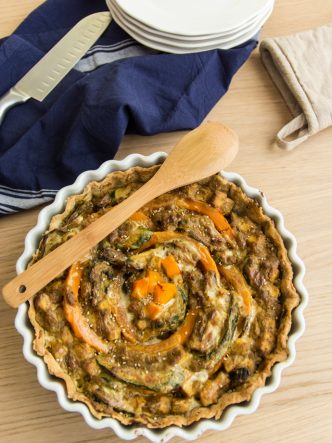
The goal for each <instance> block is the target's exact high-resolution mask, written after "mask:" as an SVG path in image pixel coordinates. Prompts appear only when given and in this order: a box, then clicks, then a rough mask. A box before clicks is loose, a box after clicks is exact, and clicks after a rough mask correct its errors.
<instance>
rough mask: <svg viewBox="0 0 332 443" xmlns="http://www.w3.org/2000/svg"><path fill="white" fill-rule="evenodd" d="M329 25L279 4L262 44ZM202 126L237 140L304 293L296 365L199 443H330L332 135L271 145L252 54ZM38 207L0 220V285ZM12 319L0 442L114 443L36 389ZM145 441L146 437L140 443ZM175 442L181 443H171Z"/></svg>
mask: <svg viewBox="0 0 332 443" xmlns="http://www.w3.org/2000/svg"><path fill="white" fill-rule="evenodd" d="M39 3H41V2H40V1H38V0H11V1H9V0H0V11H1V14H0V34H1V35H2V36H4V35H6V34H8V33H9V32H11V31H12V30H13V29H14V28H15V27H16V26H17V25H18V24H19V22H20V21H21V20H22V19H23V18H24V16H25V15H26V14H27V13H28V12H29V11H30V10H32V9H33V8H34V7H35V6H37V4H39ZM330 22H332V4H331V2H330V1H326V0H315V1H312V0H292V1H289V0H277V2H276V6H275V10H274V12H273V15H272V17H271V18H270V19H269V21H268V23H267V24H266V25H265V27H264V30H263V37H267V36H277V35H286V34H290V33H293V32H297V31H301V30H305V29H309V28H313V27H316V26H319V25H322V24H325V23H330ZM209 118H211V119H214V120H217V121H221V122H223V123H225V124H226V125H229V126H230V127H232V128H233V129H235V130H236V132H237V133H238V134H239V136H240V142H241V144H240V153H239V155H238V156H237V158H236V160H235V161H234V162H233V163H232V166H231V170H234V171H236V172H238V173H240V174H242V175H243V176H244V177H245V178H246V180H247V182H248V183H249V184H251V185H253V186H256V187H258V188H260V189H261V190H263V191H264V193H265V194H266V196H267V197H268V200H269V202H270V203H271V204H272V206H275V207H276V208H278V209H279V210H281V212H282V213H283V214H284V217H285V222H286V226H287V228H288V229H289V230H290V231H291V232H293V234H294V235H295V236H296V238H297V240H298V252H299V255H300V256H301V258H302V259H303V260H304V262H305V264H306V268H307V273H306V278H305V282H306V285H307V288H308V290H309V293H310V301H309V306H308V308H307V309H306V311H305V317H306V324H307V326H306V332H305V335H304V336H303V337H302V338H301V339H300V340H299V342H298V344H297V358H296V361H295V363H294V364H293V366H291V367H290V368H288V369H286V370H285V372H284V373H283V376H282V383H281V386H280V387H279V389H278V390H277V391H276V392H274V393H272V394H270V395H267V396H266V397H264V398H263V400H262V403H261V405H260V407H259V408H258V410H257V412H256V413H255V414H253V415H250V416H247V417H238V418H237V419H236V420H235V422H234V423H233V425H232V427H231V428H230V429H229V430H227V431H224V432H220V433H217V432H212V431H211V432H207V433H205V434H204V435H203V437H201V438H200V439H199V440H198V441H200V442H204V443H215V442H216V441H218V442H221V443H223V442H225V443H226V442H227V443H266V441H268V442H269V443H280V442H287V443H312V442H320V443H328V442H331V441H332V346H331V343H332V321H331V312H332V271H331V269H332V252H331V251H332V228H331V225H332V223H331V221H332V174H331V164H332V149H331V144H332V143H331V140H332V129H331V128H330V129H327V130H325V131H323V132H322V133H320V134H318V135H316V136H315V137H313V138H312V139H311V140H309V141H308V142H306V143H305V144H303V145H302V146H299V147H298V148H296V149H295V150H294V151H293V152H289V153H288V152H283V151H280V150H278V149H276V148H273V147H272V146H271V142H272V139H273V136H274V134H275V133H276V132H277V130H278V129H280V127H281V126H282V125H283V124H285V123H286V122H287V121H288V120H289V118H290V115H289V112H288V110H287V108H286V106H285V104H284V103H283V101H282V99H281V97H280V95H279V93H278V92H277V91H276V89H275V88H274V86H273V84H272V82H271V80H270V78H269V77H268V75H267V74H266V72H265V70H264V69H263V67H262V65H261V62H260V59H259V55H258V52H257V50H256V51H255V52H254V54H253V55H252V57H251V58H250V60H249V61H248V62H247V63H246V64H245V66H244V67H243V68H242V69H241V70H240V71H239V72H238V74H237V75H236V76H235V78H234V80H233V82H232V85H231V87H230V90H229V92H228V93H227V94H226V96H225V97H223V99H222V100H221V101H220V102H219V103H218V104H217V105H216V106H215V108H214V109H213V110H212V111H211V113H210V115H209ZM180 137H181V133H180V132H176V133H169V134H159V135H156V136H153V137H139V136H128V137H126V138H125V139H124V141H123V143H122V145H121V149H120V150H119V152H118V154H117V158H119V159H120V158H123V157H125V156H126V155H128V154H129V153H132V152H140V153H143V154H149V153H152V152H154V151H157V150H162V151H168V150H169V149H170V148H171V147H172V146H173V145H174V144H175V143H176V141H177V140H179V138H180ZM38 212H39V209H36V210H31V211H27V212H25V213H22V214H17V215H13V216H9V217H3V218H1V219H0V270H1V272H0V286H3V284H4V283H5V282H7V281H8V280H9V279H11V278H12V277H14V275H15V262H16V260H17V258H18V256H19V255H20V254H21V252H22V250H23V242H24V237H25V235H26V232H27V231H28V230H29V229H30V228H31V227H33V226H34V225H35V223H36V219H37V215H38ZM14 317H15V311H14V310H12V309H10V308H8V307H7V306H6V305H5V303H4V302H3V301H2V300H1V301H0V324H1V342H0V346H1V353H0V402H1V405H2V407H1V408H0V441H1V443H21V442H22V441H23V442H24V443H45V442H47V443H59V442H64V443H91V442H100V443H106V442H107V443H110V442H113V443H118V442H119V441H120V439H119V438H118V437H116V436H115V435H114V434H113V432H112V431H110V430H104V431H94V430H92V429H90V428H89V427H88V426H87V425H86V424H85V422H84V420H83V419H82V417H81V416H79V415H77V414H73V413H72V414H71V413H67V412H65V411H63V410H62V408H61V407H60V406H59V404H58V402H57V399H56V396H55V394H54V393H53V392H48V391H46V390H45V389H44V388H42V387H41V386H40V385H39V384H38V382H37V381H36V370H35V368H34V367H33V366H31V365H30V364H29V363H27V362H26V361H25V360H24V357H23V355H22V351H21V346H22V339H21V337H20V336H19V335H18V333H17V332H16V330H15V328H14ZM139 441H140V442H143V441H144V439H142V438H141V439H139ZM173 441H174V442H179V441H180V439H175V440H173Z"/></svg>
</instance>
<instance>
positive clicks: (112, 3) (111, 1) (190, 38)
mask: <svg viewBox="0 0 332 443" xmlns="http://www.w3.org/2000/svg"><path fill="white" fill-rule="evenodd" d="M106 4H107V6H108V8H109V9H110V10H114V9H115V10H116V12H118V15H119V16H120V17H121V18H122V19H123V20H124V22H125V23H127V24H128V26H129V25H132V26H134V27H135V28H134V29H138V30H139V31H140V32H143V33H144V32H146V33H148V34H150V33H152V34H154V35H156V36H161V37H163V38H167V39H169V40H177V41H182V42H184V41H187V42H195V41H197V42H205V41H208V40H213V39H217V38H220V37H225V38H231V36H234V37H235V36H236V35H237V34H238V33H240V32H244V31H245V30H246V29H247V28H248V27H249V26H251V25H252V24H253V23H255V22H257V21H258V20H259V18H260V17H263V16H264V15H266V13H267V12H268V11H269V10H271V9H272V8H273V5H274V0H269V1H268V3H267V4H266V6H265V7H264V8H263V9H262V10H261V11H260V12H259V14H257V15H255V16H253V17H251V18H250V19H249V20H246V21H245V22H244V23H243V24H241V25H240V26H237V27H235V28H233V29H229V30H226V31H221V32H218V34H207V35H180V34H179V35H178V34H170V33H167V32H164V31H160V30H158V29H156V28H154V27H149V26H147V25H145V24H144V23H142V22H140V21H138V20H136V19H134V18H133V17H131V16H129V15H127V14H126V13H125V11H123V10H122V9H121V8H120V6H119V5H118V4H117V3H116V0H106ZM129 27H130V26H129Z"/></svg>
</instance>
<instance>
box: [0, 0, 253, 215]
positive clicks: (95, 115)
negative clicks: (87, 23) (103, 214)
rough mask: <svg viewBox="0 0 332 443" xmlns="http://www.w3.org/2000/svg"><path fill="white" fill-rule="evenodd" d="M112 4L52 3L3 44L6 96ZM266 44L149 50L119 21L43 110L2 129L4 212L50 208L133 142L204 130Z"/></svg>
mask: <svg viewBox="0 0 332 443" xmlns="http://www.w3.org/2000/svg"><path fill="white" fill-rule="evenodd" d="M103 10H106V6H105V4H104V1H103V0H94V1H93V2H92V1H90V0H71V1H70V2H68V1H66V0H48V1H47V2H45V3H43V4H42V5H41V6H40V7H39V8H38V9H36V10H35V11H34V12H33V13H32V14H31V15H30V16H29V17H28V18H27V19H26V20H25V21H24V22H23V23H22V24H21V25H20V26H19V28H18V29H17V30H16V31H15V32H14V33H13V34H12V35H11V36H10V37H8V38H6V39H3V40H2V41H0V96H1V95H2V94H4V93H5V92H6V91H7V90H8V89H9V88H10V87H12V86H13V85H14V84H15V83H16V82H17V81H18V80H19V79H20V78H21V77H22V76H23V75H24V74H25V73H26V72H27V71H28V70H29V69H30V68H31V67H32V66H33V65H34V64H35V63H36V62H37V61H38V60H39V59H40V58H41V57H42V56H43V54H45V53H46V52H47V51H48V50H49V49H50V48H51V47H52V46H53V45H54V44H55V43H56V42H57V41H58V40H59V39H60V38H61V37H62V36H63V35H64V34H65V33H67V32H68V31H69V30H70V29H71V28H72V27H73V25H74V24H75V23H77V22H78V21H79V20H80V19H82V18H83V17H85V16H86V15H88V14H92V13H94V12H99V11H103ZM256 44H257V40H256V39H251V40H249V41H248V42H246V43H245V44H243V45H241V46H239V47H236V48H233V49H229V50H226V51H223V50H213V51H207V52H201V53H195V54H184V55H174V54H167V53H161V52H157V51H155V50H152V49H150V48H147V47H145V46H143V45H141V44H139V43H138V42H136V41H135V40H133V39H132V38H131V37H130V36H129V35H128V34H126V33H125V32H124V31H123V30H122V29H121V28H119V27H118V25H117V24H116V23H114V22H112V24H111V25H110V26H109V28H108V29H107V30H106V32H105V33H104V34H103V35H102V36H101V38H100V39H99V40H98V41H97V43H96V44H95V45H94V46H93V47H92V48H91V49H90V50H89V51H88V52H87V54H86V55H85V56H84V57H83V58H82V59H81V60H80V61H79V62H78V63H77V65H76V66H75V68H74V69H73V70H72V71H71V72H70V73H69V74H68V75H67V76H66V77H65V78H64V79H63V80H62V81H61V83H60V84H59V85H58V86H57V87H56V88H55V89H54V90H53V91H52V92H51V93H50V94H49V95H48V97H47V98H46V99H45V100H44V101H43V102H41V103H40V102H37V101H36V100H29V101H28V102H26V103H24V104H22V105H20V106H16V107H14V108H12V110H10V111H9V112H8V114H7V116H6V118H5V120H4V122H3V124H2V125H1V126H0V213H1V214H11V213H13V212H16V211H19V210H22V209H27V208H31V207H33V206H36V205H39V204H41V203H44V202H46V201H50V200H51V199H52V198H53V197H54V195H55V193H56V192H57V190H58V189H60V188H61V187H63V186H65V185H67V184H69V183H72V182H73V181H74V180H75V178H76V177H77V175H78V174H80V173H81V172H83V171H85V170H87V169H95V168H97V167H98V166H100V164H101V163H102V162H104V161H106V160H109V159H112V158H113V157H114V155H115V153H116V151H117V149H118V147H119V145H120V143H121V140H122V138H123V136H124V134H125V133H136V134H142V135H151V134H156V133H159V132H168V131H176V130H181V129H191V128H194V127H196V126H197V125H199V124H200V122H201V121H202V120H203V119H204V117H205V116H206V114H207V113H208V112H209V111H210V109H211V108H212V107H213V106H214V104H215V103H216V102H217V101H218V100H219V99H220V97H222V96H223V95H224V94H225V92H226V91H227V89H228V87H229V84H230V81H231V79H232V77H233V75H234V74H235V73H236V71H237V70H238V69H239V67H240V66H241V65H242V64H243V63H244V62H245V61H246V59H247V58H248V56H249V55H250V53H251V51H252V50H253V49H254V48H255V46H256Z"/></svg>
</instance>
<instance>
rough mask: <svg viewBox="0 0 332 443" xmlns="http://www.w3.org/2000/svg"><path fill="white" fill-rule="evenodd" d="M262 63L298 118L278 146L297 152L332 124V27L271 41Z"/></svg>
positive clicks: (285, 129) (287, 127) (265, 43)
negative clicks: (312, 137)
mask: <svg viewBox="0 0 332 443" xmlns="http://www.w3.org/2000/svg"><path fill="white" fill-rule="evenodd" d="M260 53H261V58H262V61H263V63H264V65H265V67H266V69H267V71H268V72H269V74H270V76H271V78H272V80H273V81H274V83H275V84H276V86H277V87H278V89H279V91H280V92H281V94H282V96H283V98H284V100H285V101H286V103H287V105H288V107H289V109H290V111H291V112H292V114H293V116H294V118H293V119H292V120H291V121H290V122H289V123H287V124H286V125H285V126H284V127H283V128H282V129H281V130H280V131H279V132H278V134H277V136H276V144H277V145H278V146H279V147H281V148H283V149H288V150H290V149H293V148H295V147H296V146H298V145H299V144H300V143H302V142H304V141H305V140H307V139H308V138H309V137H310V136H312V135H314V134H316V133H317V132H319V131H321V130H322V129H325V128H327V127H328V126H331V125H332V77H331V73H332V24H330V25H325V26H322V27H320V28H317V29H314V30H310V31H305V32H300V33H298V34H294V35H290V36H286V37H276V38H268V39H266V40H263V41H262V43H261V45H260Z"/></svg>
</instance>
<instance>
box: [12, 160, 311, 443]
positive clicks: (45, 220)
mask: <svg viewBox="0 0 332 443" xmlns="http://www.w3.org/2000/svg"><path fill="white" fill-rule="evenodd" d="M165 158H166V154H165V153H163V152H156V153H154V154H152V155H150V156H147V157H146V156H143V155H138V154H132V155H129V156H128V157H126V158H125V159H124V160H121V161H116V160H109V161H107V162H105V163H103V164H102V165H101V166H100V167H99V168H98V169H97V170H95V171H86V172H83V173H82V174H81V175H79V176H78V178H77V180H76V181H75V183H74V184H72V185H70V186H66V187H65V188H62V189H61V190H60V191H59V192H58V193H57V195H56V198H55V200H54V202H53V203H51V204H50V205H49V206H46V207H45V208H43V209H42V210H41V211H40V213H39V216H38V221H37V225H36V226H35V227H34V228H33V229H32V230H31V231H30V232H29V233H28V235H27V236H26V239H25V248H24V252H23V254H22V255H21V257H20V258H19V259H18V261H17V264H16V271H17V273H18V274H19V273H21V272H23V271H24V270H25V269H26V266H27V264H28V263H29V261H30V260H31V257H32V255H33V253H34V252H35V250H36V249H37V247H38V244H39V241H40V239H41V236H42V234H43V233H44V232H45V230H46V229H47V227H48V225H49V223H50V220H51V218H52V216H53V215H55V214H58V213H59V212H61V211H63V210H64V207H65V202H66V199H67V197H69V196H70V195H73V194H79V193H81V192H82V191H83V189H84V187H85V186H86V185H87V184H88V183H89V182H90V181H92V180H102V179H103V178H104V177H106V175H107V174H109V173H110V172H112V171H117V170H121V171H123V170H126V169H128V168H131V167H133V166H142V167H148V166H152V165H155V164H157V163H161V162H162V161H163V160H164V159H165ZM222 175H223V176H224V177H225V178H226V179H227V180H229V181H231V182H233V183H236V184H237V185H238V186H240V187H241V188H242V189H243V191H244V192H245V193H246V194H247V195H248V196H249V197H252V198H254V199H255V200H257V202H258V203H259V204H260V205H261V206H262V208H263V210H264V212H265V214H267V215H268V216H270V217H271V218H272V219H273V220H274V222H275V224H276V227H277V229H278V231H279V233H280V234H281V236H282V238H283V240H284V243H285V245H286V248H287V251H288V256H289V259H290V260H291V262H292V264H293V270H294V285H295V287H296V289H297V291H298V292H299V294H300V295H301V301H300V304H299V306H298V307H297V308H296V309H294V311H293V314H292V320H293V323H292V329H291V332H290V335H289V339H288V352H289V356H288V358H287V360H286V361H284V362H281V363H277V364H276V365H274V367H273V369H272V375H271V377H269V378H268V380H267V383H266V385H265V386H264V387H261V388H258V389H256V391H255V392H254V394H253V396H252V398H251V400H250V401H249V402H246V403H242V404H240V405H234V406H229V407H228V408H227V409H226V410H225V412H224V413H223V415H222V417H221V419H220V420H200V421H198V422H197V423H195V424H193V425H191V426H188V427H185V428H179V427H177V426H170V427H168V428H165V429H161V430H152V429H148V428H146V427H143V426H128V427H126V426H124V425H122V424H121V423H119V422H118V421H116V420H114V419H112V418H103V419H101V420H98V419H97V418H95V417H93V416H92V414H91V413H90V411H89V409H88V407H87V406H86V405H85V404H83V403H81V402H73V401H71V400H69V399H68V398H67V395H66V391H65V388H64V384H63V383H62V381H61V380H60V379H57V378H55V377H53V376H51V375H50V374H49V373H48V371H47V368H46V365H45V363H44V360H43V359H42V358H41V357H39V356H38V355H37V354H36V353H35V352H34V351H33V348H32V342H33V338H34V330H33V328H32V326H31V324H30V322H29V319H28V314H27V312H28V305H27V303H25V304H23V305H21V306H20V307H19V309H18V312H17V315H16V319H15V326H16V329H17V330H18V332H19V333H20V334H21V335H22V336H23V342H24V343H23V354H24V356H25V358H26V360H28V361H29V362H30V363H32V364H33V365H35V366H36V368H37V378H38V381H39V383H40V384H41V385H42V386H43V387H44V388H46V389H49V390H50V391H54V392H56V394H57V397H58V401H59V403H60V405H61V406H62V407H63V408H64V409H65V410H66V411H70V412H78V413H80V414H81V415H82V416H83V418H84V420H85V421H86V423H87V424H88V425H89V426H90V427H92V428H93V429H105V428H109V429H113V431H114V432H115V434H116V435H118V436H119V437H120V438H122V439H125V440H133V439H135V438H136V437H138V436H145V437H146V438H147V439H149V440H150V441H152V442H154V443H165V442H167V441H168V440H170V439H171V438H173V437H176V436H177V437H180V438H182V439H185V440H195V439H196V438H198V437H200V436H201V435H202V434H203V433H204V432H205V431H207V430H219V431H222V430H225V429H227V428H229V427H230V425H231V424H232V422H233V420H234V419H235V417H237V416H238V415H248V414H251V413H253V412H254V411H255V410H256V409H257V407H258V405H259V403H260V400H261V397H262V396H263V395H264V394H267V393H270V392H273V391H274V390H275V389H277V387H278V386H279V384H280V378H281V373H282V371H283V369H285V368H286V367H288V366H290V365H291V364H292V363H293V361H294V359H295V355H296V350H295V343H296V341H297V340H298V338H299V337H300V336H301V335H302V334H303V332H304V328H305V322H304V317H303V310H304V308H305V307H306V305H307V302H308V294H307V291H306V289H305V287H304V284H303V277H304V272H305V268H304V264H303V262H302V261H301V260H300V258H299V257H298V255H297V253H296V240H295V237H294V236H293V235H292V234H291V233H290V232H289V231H287V229H286V228H285V225H284V221H283V217H282V215H281V213H280V212H279V211H277V210H276V209H274V208H272V207H271V206H270V205H269V204H268V202H267V200H266V198H265V196H264V195H263V193H261V192H260V191H258V189H255V188H252V187H250V186H248V185H247V184H246V182H245V181H244V179H243V178H242V177H241V176H240V175H238V174H235V173H233V172H223V173H222Z"/></svg>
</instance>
